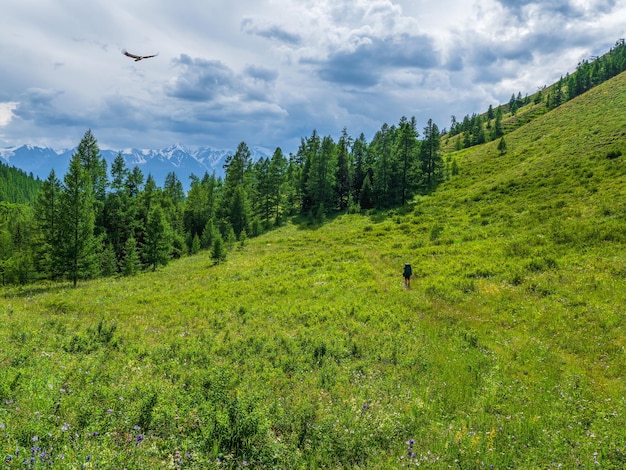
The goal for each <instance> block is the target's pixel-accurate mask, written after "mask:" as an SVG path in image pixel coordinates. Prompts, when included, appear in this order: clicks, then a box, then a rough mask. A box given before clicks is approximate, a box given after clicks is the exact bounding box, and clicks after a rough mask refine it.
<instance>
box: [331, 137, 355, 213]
mask: <svg viewBox="0 0 626 470" xmlns="http://www.w3.org/2000/svg"><path fill="white" fill-rule="evenodd" d="M351 140H352V139H351V138H350V136H348V132H347V131H346V128H345V127H344V129H343V131H342V133H341V137H340V138H339V142H338V143H337V170H336V172H335V199H336V205H337V209H339V210H340V211H343V210H345V209H346V208H347V207H348V202H349V200H350V192H351V189H352V185H351V181H350V164H351V162H350V143H351Z"/></svg>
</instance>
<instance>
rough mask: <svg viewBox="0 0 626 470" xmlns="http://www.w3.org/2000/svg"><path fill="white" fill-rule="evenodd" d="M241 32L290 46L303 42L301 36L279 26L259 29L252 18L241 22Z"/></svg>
mask: <svg viewBox="0 0 626 470" xmlns="http://www.w3.org/2000/svg"><path fill="white" fill-rule="evenodd" d="M241 30H242V31H244V32H246V33H247V34H252V35H256V36H260V37H262V38H265V39H270V40H274V41H278V42H281V43H285V44H287V45H290V46H298V45H300V44H301V42H302V37H301V36H300V35H299V34H296V33H291V32H289V31H287V30H286V29H284V28H282V27H280V26H277V25H271V26H267V27H259V26H257V25H255V24H254V21H253V20H252V19H251V18H245V19H244V20H243V21H242V22H241Z"/></svg>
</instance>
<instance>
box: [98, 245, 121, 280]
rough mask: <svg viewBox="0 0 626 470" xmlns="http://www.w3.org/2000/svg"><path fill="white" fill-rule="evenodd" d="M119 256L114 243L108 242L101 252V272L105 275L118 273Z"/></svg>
mask: <svg viewBox="0 0 626 470" xmlns="http://www.w3.org/2000/svg"><path fill="white" fill-rule="evenodd" d="M117 271H118V266H117V256H116V254H115V250H114V249H113V244H112V243H110V242H109V243H107V244H106V246H105V247H104V249H103V250H102V252H101V254H100V274H101V275H102V276H104V277H109V276H113V275H114V274H117Z"/></svg>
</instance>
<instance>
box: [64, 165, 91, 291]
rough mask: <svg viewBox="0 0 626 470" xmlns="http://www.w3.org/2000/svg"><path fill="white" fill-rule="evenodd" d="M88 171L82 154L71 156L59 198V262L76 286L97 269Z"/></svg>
mask: <svg viewBox="0 0 626 470" xmlns="http://www.w3.org/2000/svg"><path fill="white" fill-rule="evenodd" d="M91 181H92V180H91V177H90V176H89V173H88V172H87V170H85V168H84V167H83V166H82V164H81V157H80V154H75V155H73V156H72V160H71V161H70V166H69V170H68V173H67V174H66V175H65V177H64V187H63V191H62V192H61V194H60V198H59V203H60V204H59V206H60V211H59V237H58V245H59V248H60V250H59V251H60V256H59V258H60V260H59V261H60V264H61V266H62V271H63V273H64V274H66V275H67V276H68V277H69V279H70V280H71V281H72V283H73V285H74V286H76V284H77V282H78V280H79V279H84V278H87V277H92V276H95V275H96V274H97V272H98V256H97V255H98V252H97V243H96V237H95V235H94V228H95V211H94V205H95V198H94V193H93V185H92V182H91Z"/></svg>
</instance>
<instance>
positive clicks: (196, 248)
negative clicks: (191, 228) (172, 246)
mask: <svg viewBox="0 0 626 470" xmlns="http://www.w3.org/2000/svg"><path fill="white" fill-rule="evenodd" d="M198 253H200V237H199V236H198V234H195V235H194V236H193V240H192V242H191V249H190V250H189V254H191V255H196V254H198Z"/></svg>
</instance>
